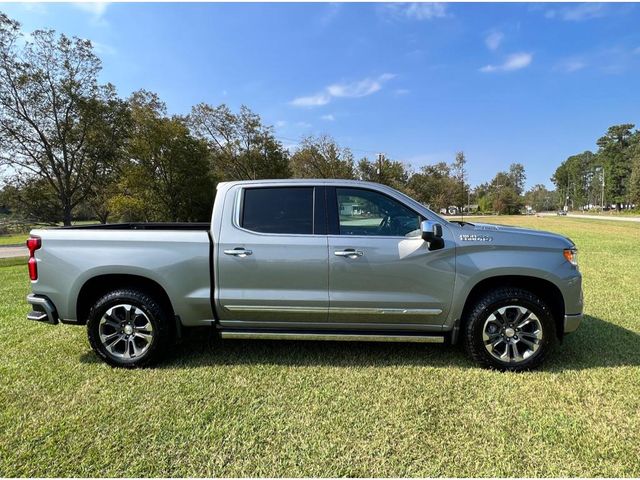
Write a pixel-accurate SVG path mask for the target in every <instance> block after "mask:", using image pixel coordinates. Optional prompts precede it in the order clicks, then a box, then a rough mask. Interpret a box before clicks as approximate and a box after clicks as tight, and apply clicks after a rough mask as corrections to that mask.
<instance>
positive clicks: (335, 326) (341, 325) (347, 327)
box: [219, 317, 443, 332]
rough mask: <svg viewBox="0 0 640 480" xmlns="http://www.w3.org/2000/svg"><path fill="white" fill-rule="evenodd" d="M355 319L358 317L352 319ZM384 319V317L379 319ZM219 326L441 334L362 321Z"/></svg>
mask: <svg viewBox="0 0 640 480" xmlns="http://www.w3.org/2000/svg"><path fill="white" fill-rule="evenodd" d="M354 318H355V319H357V318H358V317H354ZM381 318H384V317H381ZM219 323H220V326H221V327H223V328H233V329H237V328H241V329H245V330H264V329H267V328H274V329H283V330H309V329H314V330H322V331H325V330H344V331H352V330H353V331H360V332H361V331H363V330H369V331H387V330H394V331H396V332H397V331H400V330H402V331H411V332H417V331H420V332H442V331H443V328H442V325H434V324H430V323H424V322H420V323H400V322H397V321H393V322H391V323H390V322H388V321H387V322H362V321H351V322H345V321H342V322H331V321H324V322H322V321H320V322H305V321H286V320H283V321H276V322H272V321H269V322H265V321H255V320H220V322H219Z"/></svg>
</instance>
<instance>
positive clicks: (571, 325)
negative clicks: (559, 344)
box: [564, 313, 582, 335]
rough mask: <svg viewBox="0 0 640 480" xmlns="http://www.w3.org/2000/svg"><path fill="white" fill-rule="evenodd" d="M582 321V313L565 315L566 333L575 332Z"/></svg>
mask: <svg viewBox="0 0 640 480" xmlns="http://www.w3.org/2000/svg"><path fill="white" fill-rule="evenodd" d="M581 322H582V314H581V313H578V314H577V315H565V316H564V333H565V335H566V334H567V333H571V332H575V331H576V330H577V329H578V327H579V326H580V323H581Z"/></svg>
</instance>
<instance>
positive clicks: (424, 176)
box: [409, 162, 460, 210]
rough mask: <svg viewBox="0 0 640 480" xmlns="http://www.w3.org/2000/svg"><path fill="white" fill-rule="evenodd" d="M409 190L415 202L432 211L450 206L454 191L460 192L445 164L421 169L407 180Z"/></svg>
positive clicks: (449, 169)
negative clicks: (426, 206)
mask: <svg viewBox="0 0 640 480" xmlns="http://www.w3.org/2000/svg"><path fill="white" fill-rule="evenodd" d="M409 188H410V189H411V191H412V192H413V194H414V196H415V198H416V200H418V201H420V202H421V203H424V204H425V205H428V206H429V207H430V208H432V209H434V210H438V209H440V208H446V207H448V206H450V205H451V201H452V199H453V198H454V197H455V195H456V191H459V190H460V186H459V185H458V184H457V182H456V180H455V179H454V178H453V176H452V175H451V167H450V166H449V165H448V164H447V163H446V162H439V163H436V164H434V165H425V166H424V167H422V168H421V169H420V171H419V172H417V173H414V174H413V175H412V176H411V178H410V179H409Z"/></svg>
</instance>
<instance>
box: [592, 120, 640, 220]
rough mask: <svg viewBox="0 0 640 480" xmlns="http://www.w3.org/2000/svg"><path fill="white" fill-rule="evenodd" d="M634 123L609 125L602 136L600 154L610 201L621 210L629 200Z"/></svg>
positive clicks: (599, 142)
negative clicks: (630, 150) (630, 147)
mask: <svg viewBox="0 0 640 480" xmlns="http://www.w3.org/2000/svg"><path fill="white" fill-rule="evenodd" d="M633 128H634V125H633V124H631V123H625V124H622V125H614V126H612V127H609V129H608V130H607V133H606V134H605V135H604V136H602V137H600V139H599V140H598V142H597V144H598V147H600V150H599V151H598V156H599V157H600V158H601V159H602V163H603V165H604V170H605V186H606V187H605V188H606V196H607V201H608V202H613V203H615V204H616V208H617V209H618V210H619V209H620V208H621V207H622V204H624V203H628V202H629V193H630V189H629V180H630V176H631V163H632V162H631V159H630V157H629V153H630V152H629V146H630V145H631V144H632V141H633V138H634V136H636V135H638V131H636V132H635V133H634V132H633V131H632V130H633Z"/></svg>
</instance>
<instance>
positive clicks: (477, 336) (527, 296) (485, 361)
mask: <svg viewBox="0 0 640 480" xmlns="http://www.w3.org/2000/svg"><path fill="white" fill-rule="evenodd" d="M507 306H519V307H524V308H525V309H528V310H529V311H530V312H532V313H533V314H535V316H536V317H537V319H538V320H539V322H540V326H541V329H542V338H541V339H539V340H536V342H537V343H536V345H537V350H536V351H535V352H534V353H532V354H530V355H529V356H528V357H527V358H523V359H522V360H518V361H513V362H508V361H501V360H499V359H498V358H496V357H494V356H493V355H492V353H490V352H489V350H488V347H485V340H484V339H483V333H484V331H485V322H487V321H488V319H489V317H490V316H491V315H492V314H493V313H494V312H496V311H497V310H498V309H500V308H502V307H507ZM489 327H490V328H491V326H489ZM493 328H495V327H493ZM555 330H556V329H555V322H554V319H553V315H552V313H551V309H550V308H549V306H548V305H547V303H546V302H544V300H542V299H541V298H540V297H538V296H537V295H534V294H533V293H531V292H529V291H527V290H524V289H521V288H511V287H503V288H499V289H496V290H493V291H491V292H488V293H487V294H485V295H484V296H482V297H481V298H480V299H479V300H478V301H477V302H476V303H475V305H474V306H473V307H472V308H471V311H470V313H469V315H468V317H467V319H466V322H465V324H464V327H463V330H462V334H463V343H464V346H465V350H466V351H467V353H468V355H469V356H470V357H471V358H472V359H473V360H474V361H475V362H476V363H478V364H479V365H481V366H483V367H488V368H494V369H497V370H508V371H514V372H517V371H523V370H531V369H534V368H536V367H538V366H539V365H540V364H541V363H542V362H543V361H544V359H545V358H546V356H547V355H548V354H549V352H550V351H551V350H552V348H553V346H554V344H555V342H556V331H555ZM509 334H513V330H511V331H510V332H509ZM516 335H517V333H516ZM515 338H516V339H517V336H516V337H515ZM525 347H526V345H525ZM506 348H508V347H507V346H506V345H505V349H506ZM514 348H515V347H514ZM520 348H521V347H520ZM498 353H499V352H498ZM514 357H515V355H514Z"/></svg>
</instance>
